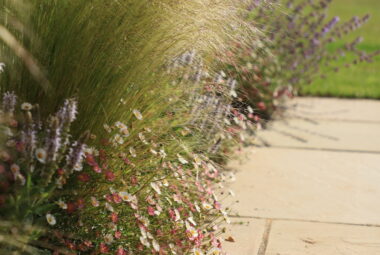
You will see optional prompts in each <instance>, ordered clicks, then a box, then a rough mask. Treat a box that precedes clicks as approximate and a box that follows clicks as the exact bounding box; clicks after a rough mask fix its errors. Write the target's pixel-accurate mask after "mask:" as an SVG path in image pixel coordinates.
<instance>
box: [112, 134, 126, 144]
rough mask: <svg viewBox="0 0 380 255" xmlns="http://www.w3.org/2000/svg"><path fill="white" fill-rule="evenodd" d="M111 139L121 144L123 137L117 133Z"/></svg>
mask: <svg viewBox="0 0 380 255" xmlns="http://www.w3.org/2000/svg"><path fill="white" fill-rule="evenodd" d="M113 139H114V141H115V142H117V143H118V144H123V143H124V139H123V138H122V137H121V136H120V135H119V134H116V135H115V136H114V138H113Z"/></svg>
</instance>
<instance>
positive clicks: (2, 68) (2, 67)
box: [0, 62, 5, 73]
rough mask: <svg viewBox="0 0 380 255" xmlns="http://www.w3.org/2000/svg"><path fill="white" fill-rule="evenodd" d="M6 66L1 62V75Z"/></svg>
mask: <svg viewBox="0 0 380 255" xmlns="http://www.w3.org/2000/svg"><path fill="white" fill-rule="evenodd" d="M4 67H5V64H4V63H3V62H0V73H2V72H4Z"/></svg>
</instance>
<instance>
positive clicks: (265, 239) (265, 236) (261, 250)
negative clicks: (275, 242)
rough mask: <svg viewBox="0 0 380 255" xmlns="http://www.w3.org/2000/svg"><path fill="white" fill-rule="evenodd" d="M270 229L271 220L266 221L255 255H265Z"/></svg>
mask: <svg viewBox="0 0 380 255" xmlns="http://www.w3.org/2000/svg"><path fill="white" fill-rule="evenodd" d="M271 229H272V220H271V219H267V220H266V222H265V230H264V233H263V238H262V239H261V244H260V247H259V251H258V252H257V255H265V253H266V251H267V247H268V242H269V235H270V231H271Z"/></svg>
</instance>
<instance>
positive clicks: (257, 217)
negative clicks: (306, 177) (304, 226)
mask: <svg viewBox="0 0 380 255" xmlns="http://www.w3.org/2000/svg"><path fill="white" fill-rule="evenodd" d="M229 217H231V218H239V219H257V220H270V221H294V222H308V223H321V224H332V225H346V226H358V227H374V228H380V224H370V223H350V222H336V221H319V220H308V219H292V218H272V217H260V216H245V215H229Z"/></svg>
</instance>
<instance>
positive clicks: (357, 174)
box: [227, 148, 380, 225]
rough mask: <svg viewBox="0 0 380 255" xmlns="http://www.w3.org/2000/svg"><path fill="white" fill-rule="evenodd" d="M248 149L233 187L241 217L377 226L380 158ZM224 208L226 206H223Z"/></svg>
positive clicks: (379, 208) (379, 207)
mask: <svg viewBox="0 0 380 255" xmlns="http://www.w3.org/2000/svg"><path fill="white" fill-rule="evenodd" d="M253 151H254V150H253V149H251V150H250V153H248V154H247V157H248V160H247V161H246V162H245V163H243V164H242V165H241V164H239V163H238V162H235V163H233V164H231V167H232V168H235V169H239V171H238V172H237V174H236V179H237V181H236V182H235V183H232V184H231V189H232V190H234V191H235V193H236V198H235V199H238V200H239V203H237V204H236V205H234V206H233V208H234V210H235V211H236V213H237V214H239V215H242V216H259V217H264V218H286V219H303V220H314V221H324V222H349V223H357V224H375V225H376V224H377V225H380V200H379V198H380V155H377V154H365V153H362V154H360V153H342V152H326V151H307V150H306V151H305V150H290V149H275V148H259V149H256V153H254V152H253ZM227 204H228V202H227Z"/></svg>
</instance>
